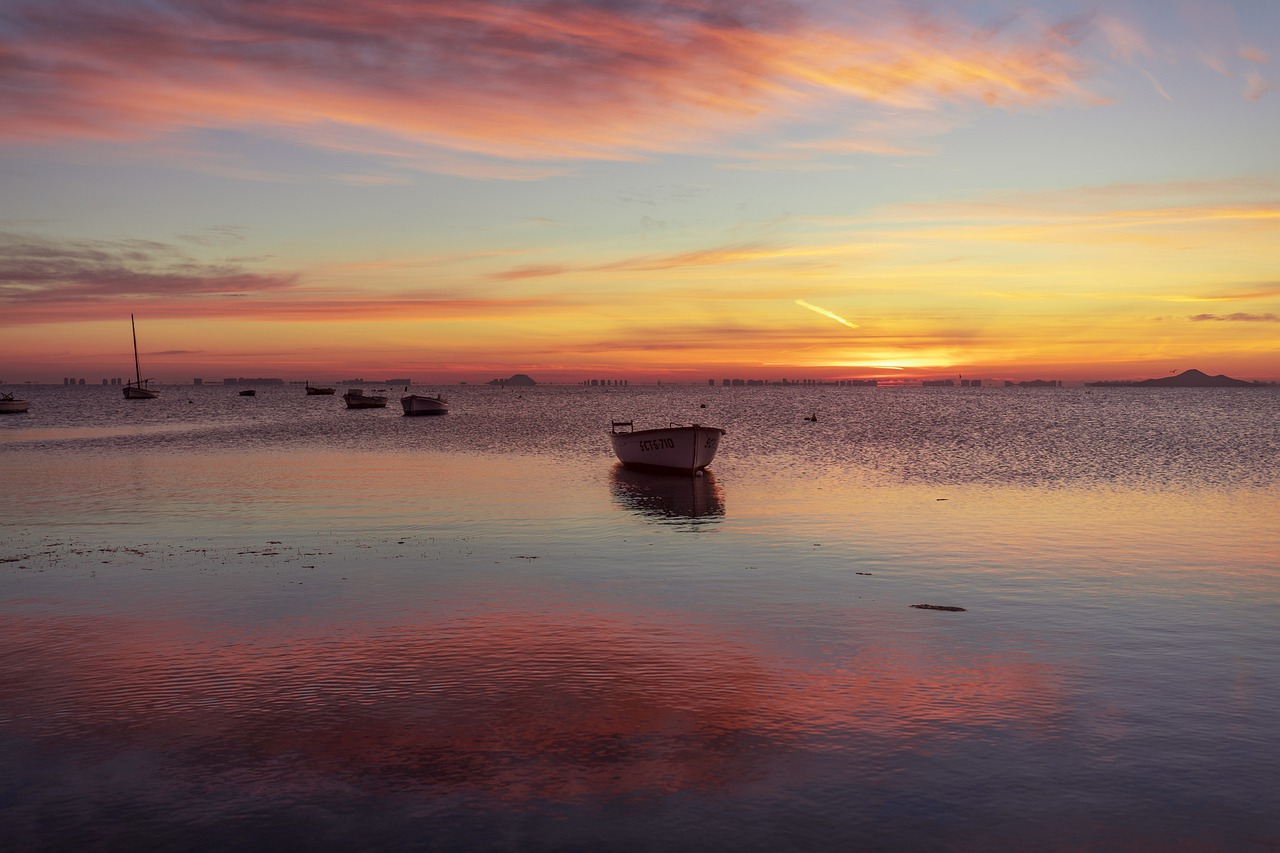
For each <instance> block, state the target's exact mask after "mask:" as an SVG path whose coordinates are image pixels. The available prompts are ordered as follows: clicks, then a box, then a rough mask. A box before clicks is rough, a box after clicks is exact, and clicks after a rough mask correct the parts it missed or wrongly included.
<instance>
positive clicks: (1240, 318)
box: [1187, 311, 1280, 323]
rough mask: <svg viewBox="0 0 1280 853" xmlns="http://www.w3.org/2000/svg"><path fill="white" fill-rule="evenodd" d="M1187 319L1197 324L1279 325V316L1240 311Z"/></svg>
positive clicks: (1202, 315) (1195, 316)
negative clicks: (1211, 322)
mask: <svg viewBox="0 0 1280 853" xmlns="http://www.w3.org/2000/svg"><path fill="white" fill-rule="evenodd" d="M1187 319H1188V320H1191V321H1193V322H1197V323H1202V322H1206V321H1214V322H1219V323H1222V322H1226V323H1280V315H1277V314H1246V313H1244V312H1242V311H1240V312H1236V313H1235V314H1196V315H1194V316H1192V317H1188V318H1187Z"/></svg>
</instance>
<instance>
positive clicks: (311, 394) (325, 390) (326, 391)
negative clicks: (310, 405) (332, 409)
mask: <svg viewBox="0 0 1280 853" xmlns="http://www.w3.org/2000/svg"><path fill="white" fill-rule="evenodd" d="M320 394H328V395H330V396H332V395H333V389H332V388H313V387H312V385H311V383H310V382H308V383H307V396H308V397H315V396H317V395H320Z"/></svg>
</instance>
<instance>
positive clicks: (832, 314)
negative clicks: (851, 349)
mask: <svg viewBox="0 0 1280 853" xmlns="http://www.w3.org/2000/svg"><path fill="white" fill-rule="evenodd" d="M796 304H797V305H799V306H800V307H801V308H808V309H809V310H810V311H812V312H814V313H815V314H821V315H822V316H823V317H830V318H831V319H832V320H835V321H836V322H837V323H840V324H841V325H843V326H848V327H849V328H850V329H856V328H858V324H857V323H850V322H849V321H848V320H846V319H845V318H843V317H841V316H840V315H839V314H836V313H835V312H833V311H828V310H827V309H826V308H820V307H818V306H817V305H811V304H809V303H808V302H805V301H804V300H803V299H797V300H796Z"/></svg>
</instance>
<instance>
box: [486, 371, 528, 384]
mask: <svg viewBox="0 0 1280 853" xmlns="http://www.w3.org/2000/svg"><path fill="white" fill-rule="evenodd" d="M489 384H490V385H522V386H525V387H528V386H531V385H537V384H538V383H537V382H535V381H534V380H533V378H532V377H531V376H527V375H526V374H523V373H517V374H516V375H514V376H512V377H511V378H510V379H490V380H489Z"/></svg>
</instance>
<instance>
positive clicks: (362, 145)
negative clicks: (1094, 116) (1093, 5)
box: [0, 0, 1088, 168]
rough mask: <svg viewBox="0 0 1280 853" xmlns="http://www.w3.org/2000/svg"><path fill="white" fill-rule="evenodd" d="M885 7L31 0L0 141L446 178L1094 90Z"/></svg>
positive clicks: (1016, 46)
mask: <svg viewBox="0 0 1280 853" xmlns="http://www.w3.org/2000/svg"><path fill="white" fill-rule="evenodd" d="M885 9H888V10H890V11H893V12H894V13H893V14H891V15H885V14H883V13H884V11H885ZM894 10H896V11H894ZM879 12H880V13H881V14H878V15H877V16H876V18H875V19H874V20H872V19H870V18H867V19H851V18H845V19H842V20H821V21H819V20H814V19H812V18H810V17H809V16H807V15H806V14H805V8H804V7H803V6H802V5H801V4H798V3H794V4H793V3H786V2H767V0H761V1H760V2H747V3H743V4H739V5H735V6H721V5H719V4H715V3H712V2H709V0H708V2H697V0H692V1H691V2H679V0H662V2H648V3H645V2H636V3H629V4H606V3H594V2H585V0H572V1H571V2H561V3H554V4H553V3H539V2H526V3H498V2H492V0H476V2H460V3H436V2H405V0H368V1H367V2H362V3H358V4H357V3H349V2H337V0H322V1H321V2H311V3H307V4H263V3H253V2H247V0H217V2H215V0H190V2H185V3H181V4H179V3H174V2H169V3H164V2H160V3H147V4H141V3H114V4H110V5H107V4H101V3H90V2H80V0H39V2H36V0H19V2H15V3H10V4H7V5H6V7H5V9H4V10H3V11H0V32H5V33H7V34H8V38H7V40H6V42H5V43H4V45H3V46H2V47H0V97H2V98H3V99H4V100H5V101H6V102H7V103H8V104H9V110H8V113H9V115H8V117H7V120H6V122H5V123H4V124H3V126H0V141H5V140H7V141H8V142H10V143H13V142H32V141H42V140H85V139H100V140H121V141H123V140H139V139H153V138H157V137H159V136H161V135H164V134H172V133H183V132H190V131H199V130H206V129H227V128H232V129H243V130H251V131H255V132H264V133H270V134H272V135H276V136H283V137H286V138H290V139H294V140H297V141H300V142H305V143H306V144H320V145H324V146H327V147H331V148H338V149H347V150H355V151H361V152H371V153H375V154H378V155H380V156H390V157H393V158H396V159H399V160H402V161H407V162H409V163H411V164H414V165H417V166H418V167H421V168H441V167H442V165H441V163H440V162H439V158H440V153H441V152H455V153H459V152H461V153H465V154H467V155H471V156H475V155H480V156H483V157H491V158H499V159H534V160H543V161H553V160H564V159H576V158H611V159H618V158H634V157H640V156H644V155H646V154H649V153H653V152H661V151H671V150H687V149H688V148H689V147H691V146H698V145H710V144H711V143H713V142H714V141H716V140H718V139H722V138H724V137H725V136H729V135H732V134H733V133H735V132H740V131H742V130H744V129H746V128H747V127H748V126H751V127H758V126H759V125H760V124H761V123H767V122H768V121H769V120H771V119H778V120H781V119H785V118H790V117H794V116H795V115H796V114H797V113H800V112H803V111H805V110H809V109H814V108H815V107H816V106H818V105H821V104H822V103H824V102H828V101H831V100H832V99H852V100H855V101H860V102H877V103H881V104H886V105H893V106H897V107H910V108H915V109H932V108H936V107H938V106H940V105H942V104H946V103H952V102H974V103H981V104H987V105H994V106H1022V105H1031V104H1036V103H1041V102H1045V101H1053V100H1058V99H1062V98H1068V97H1079V96H1082V95H1084V94H1085V93H1084V92H1083V90H1082V89H1081V86H1080V80H1081V78H1082V77H1083V76H1084V74H1085V73H1087V70H1088V69H1087V67H1086V66H1085V64H1084V63H1083V62H1082V61H1081V60H1080V59H1079V58H1078V57H1077V56H1076V55H1075V47H1076V46H1077V44H1078V40H1079V34H1078V33H1077V30H1078V29H1079V27H1074V26H1057V27H1054V26H1040V25H1023V26H1019V27H1008V28H1004V29H1001V30H990V29H983V28H979V27H975V26H973V25H970V24H966V23H964V22H962V21H958V20H941V19H938V20H934V19H926V18H922V17H919V16H914V15H911V14H908V13H907V12H906V11H905V10H904V9H902V8H899V7H897V6H893V5H889V6H885V7H883V8H882V9H880V10H879ZM446 160H447V158H446ZM419 161H421V162H419ZM443 168H454V167H451V166H448V165H445V166H444V167H443Z"/></svg>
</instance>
